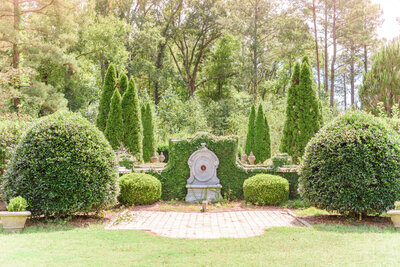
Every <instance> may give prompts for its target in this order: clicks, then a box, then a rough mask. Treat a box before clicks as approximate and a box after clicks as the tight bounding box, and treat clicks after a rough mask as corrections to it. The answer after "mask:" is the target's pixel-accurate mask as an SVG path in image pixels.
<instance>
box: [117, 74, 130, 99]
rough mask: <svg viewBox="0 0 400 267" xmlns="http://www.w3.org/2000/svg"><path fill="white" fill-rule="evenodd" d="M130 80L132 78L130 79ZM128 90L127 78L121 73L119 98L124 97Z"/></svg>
mask: <svg viewBox="0 0 400 267" xmlns="http://www.w3.org/2000/svg"><path fill="white" fill-rule="evenodd" d="M131 79H132V78H131ZM127 90H128V76H126V74H125V73H122V74H121V76H120V77H119V93H120V95H121V97H122V98H123V97H124V94H125V92H126V91H127Z"/></svg>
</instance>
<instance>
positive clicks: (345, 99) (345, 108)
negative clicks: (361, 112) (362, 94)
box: [343, 73, 347, 111]
mask: <svg viewBox="0 0 400 267" xmlns="http://www.w3.org/2000/svg"><path fill="white" fill-rule="evenodd" d="M343 99H344V110H345V111H346V110H347V89H346V73H343Z"/></svg>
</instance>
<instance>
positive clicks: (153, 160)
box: [151, 152, 158, 163]
mask: <svg viewBox="0 0 400 267" xmlns="http://www.w3.org/2000/svg"><path fill="white" fill-rule="evenodd" d="M151 162H152V163H157V162H158V157H157V154H156V152H154V154H153V156H152V157H151Z"/></svg>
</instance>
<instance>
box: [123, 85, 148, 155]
mask: <svg viewBox="0 0 400 267" xmlns="http://www.w3.org/2000/svg"><path fill="white" fill-rule="evenodd" d="M121 106H122V120H123V128H124V129H123V144H124V146H125V148H127V149H128V150H129V152H130V153H131V154H133V155H135V156H136V158H137V159H139V160H141V159H142V139H143V129H142V115H141V111H140V106H139V98H138V93H137V89H136V85H135V81H134V80H133V78H131V79H130V81H129V85H128V90H127V91H126V93H125V94H124V96H123V97H122V101H121Z"/></svg>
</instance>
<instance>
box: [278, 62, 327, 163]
mask: <svg viewBox="0 0 400 267" xmlns="http://www.w3.org/2000/svg"><path fill="white" fill-rule="evenodd" d="M298 71H299V65H298V64H296V65H295V71H294V74H293V77H292V86H291V87H290V88H289V96H288V104H287V110H286V116H287V118H286V122H285V126H284V130H283V136H282V143H281V152H285V153H288V154H289V155H290V156H292V158H293V161H294V162H298V160H299V158H300V157H301V156H302V155H303V154H304V148H305V146H306V145H307V143H308V141H309V140H310V139H311V138H312V137H313V136H314V135H315V133H316V132H318V130H319V128H320V122H321V120H322V119H321V115H320V107H319V103H318V99H317V95H316V92H315V90H314V89H313V86H312V84H313V82H312V73H311V68H310V66H309V64H308V58H307V57H304V58H303V61H302V65H301V71H300V74H299V78H297V75H298Z"/></svg>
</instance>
